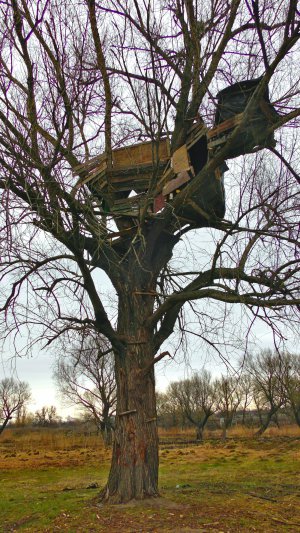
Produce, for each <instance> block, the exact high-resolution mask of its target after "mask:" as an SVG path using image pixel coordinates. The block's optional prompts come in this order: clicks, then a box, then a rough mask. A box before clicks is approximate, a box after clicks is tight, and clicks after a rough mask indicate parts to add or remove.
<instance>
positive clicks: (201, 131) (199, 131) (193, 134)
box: [186, 123, 208, 150]
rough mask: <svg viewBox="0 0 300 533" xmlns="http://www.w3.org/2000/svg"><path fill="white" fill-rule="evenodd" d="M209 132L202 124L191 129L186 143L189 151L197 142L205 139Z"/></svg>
mask: <svg viewBox="0 0 300 533" xmlns="http://www.w3.org/2000/svg"><path fill="white" fill-rule="evenodd" d="M207 131H208V130H207V128H206V127H205V126H204V125H203V124H202V123H200V124H198V125H197V127H196V128H194V129H191V130H190V131H189V132H188V137H187V141H186V146H187V149H188V150H189V149H190V148H192V146H194V144H196V142H197V141H198V140H199V139H201V137H204V135H206V134H207Z"/></svg>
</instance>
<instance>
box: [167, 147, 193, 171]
mask: <svg viewBox="0 0 300 533" xmlns="http://www.w3.org/2000/svg"><path fill="white" fill-rule="evenodd" d="M171 165H172V168H173V170H174V172H175V174H178V173H179V172H184V171H186V170H190V168H191V164H190V158H189V154H188V151H187V147H186V145H185V144H184V145H183V146H181V147H180V148H178V150H176V152H174V154H173V156H172V159H171Z"/></svg>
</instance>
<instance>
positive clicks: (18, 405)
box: [0, 378, 31, 434]
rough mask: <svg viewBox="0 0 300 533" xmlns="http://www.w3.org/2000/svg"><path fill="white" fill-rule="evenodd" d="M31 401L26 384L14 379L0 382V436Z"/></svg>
mask: <svg viewBox="0 0 300 533" xmlns="http://www.w3.org/2000/svg"><path fill="white" fill-rule="evenodd" d="M30 399H31V392H30V388H29V385H28V383H25V381H18V380H16V379H14V378H5V379H2V380H1V381H0V423H1V425H0V434H1V433H2V431H4V429H5V428H6V426H7V424H8V423H9V421H10V420H12V419H13V418H14V417H17V416H18V414H19V413H20V412H21V410H22V409H23V408H25V407H26V406H27V404H28V403H29V401H30Z"/></svg>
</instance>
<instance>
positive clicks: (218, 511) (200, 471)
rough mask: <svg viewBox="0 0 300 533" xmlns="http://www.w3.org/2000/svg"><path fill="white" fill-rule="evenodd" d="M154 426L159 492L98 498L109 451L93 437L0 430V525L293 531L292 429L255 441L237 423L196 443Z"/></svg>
mask: <svg viewBox="0 0 300 533" xmlns="http://www.w3.org/2000/svg"><path fill="white" fill-rule="evenodd" d="M193 437H194V435H193V433H192V432H187V433H182V432H179V431H178V430H173V431H169V432H162V433H161V452H160V493H161V496H162V498H157V499H155V500H150V501H144V502H135V503H133V504H127V505H122V506H108V505H105V506H103V505H101V504H99V502H98V500H97V493H98V492H99V489H100V488H101V487H102V486H103V485H104V483H105V480H106V477H107V474H108V469H109V459H110V452H109V451H108V450H105V449H104V447H103V446H102V444H101V439H100V437H97V436H88V435H87V436H84V435H78V434H74V433H72V432H69V433H68V434H66V432H64V431H62V430H43V431H22V432H19V431H18V432H16V431H13V430H6V431H5V432H4V433H3V434H2V435H1V438H0V472H1V473H0V531H1V532H3V533H6V532H14V531H22V532H23V531H33V532H35V531H37V532H50V533H52V532H56V531H65V532H74V533H75V532H76V533H77V532H89V531H95V532H104V531H105V532H107V533H114V532H120V533H123V532H125V533H127V532H132V533H135V532H159V533H161V532H177V533H181V532H182V533H184V532H192V531H193V532H194V533H196V532H206V531H215V532H219V533H221V532H224V533H226V532H251V531H259V532H273V531H294V532H299V531H300V430H299V428H288V430H287V429H285V430H281V431H279V430H274V429H273V430H270V431H269V433H268V434H267V435H266V436H265V437H264V438H261V439H254V438H253V437H252V436H251V434H249V432H247V431H245V430H241V429H239V428H237V429H235V430H232V432H231V433H229V439H228V440H227V441H226V442H225V443H224V442H222V441H221V440H219V439H218V438H216V437H214V438H211V436H210V435H208V438H207V440H206V441H205V442H204V443H203V444H201V445H195V444H193V443H191V442H190V441H191V440H192V439H193Z"/></svg>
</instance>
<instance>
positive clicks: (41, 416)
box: [33, 405, 60, 427]
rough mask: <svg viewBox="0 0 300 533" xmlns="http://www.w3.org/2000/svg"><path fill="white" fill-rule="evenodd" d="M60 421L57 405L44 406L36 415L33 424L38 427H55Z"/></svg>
mask: <svg viewBox="0 0 300 533" xmlns="http://www.w3.org/2000/svg"><path fill="white" fill-rule="evenodd" d="M59 421H60V417H59V415H58V414H57V409H56V407H55V405H49V406H47V405H44V406H43V407H41V409H38V410H37V411H36V412H35V413H34V421H33V423H34V424H35V425H36V426H42V427H47V426H55V425H56V424H57V423H58V422H59Z"/></svg>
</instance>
